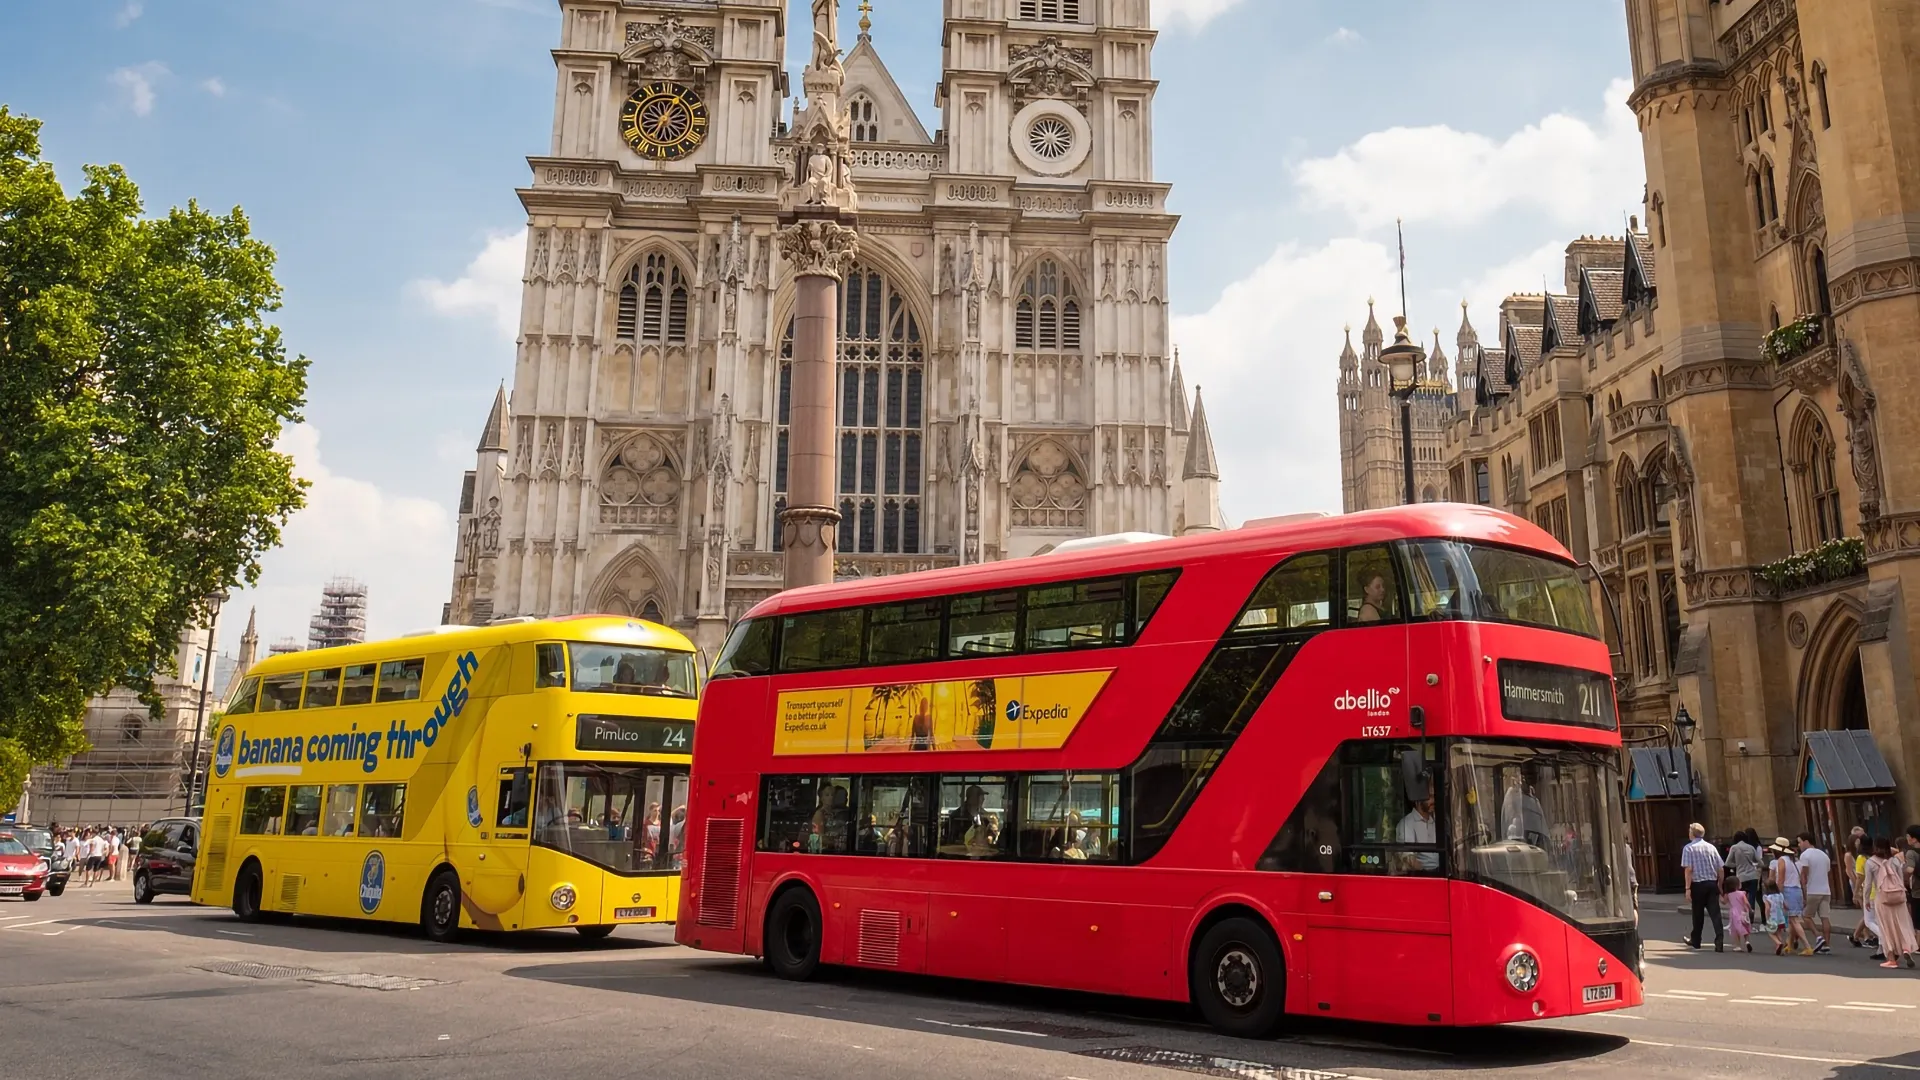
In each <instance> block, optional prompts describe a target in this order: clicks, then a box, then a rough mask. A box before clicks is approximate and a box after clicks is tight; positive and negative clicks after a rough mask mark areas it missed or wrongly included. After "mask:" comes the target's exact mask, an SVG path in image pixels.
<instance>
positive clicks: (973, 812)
mask: <svg viewBox="0 0 1920 1080" xmlns="http://www.w3.org/2000/svg"><path fill="white" fill-rule="evenodd" d="M986 805H987V793H986V791H985V790H984V789H982V788H981V787H980V785H979V784H968V785H967V790H966V794H965V795H963V796H962V797H961V799H960V805H959V806H956V807H954V808H953V809H952V811H950V812H949V813H948V814H947V820H946V823H945V824H944V825H943V826H941V829H940V846H941V847H948V848H964V847H966V846H967V836H968V834H969V833H971V832H972V831H973V828H974V826H975V825H976V824H978V823H979V821H980V812H981V811H982V810H984V809H985V808H986Z"/></svg>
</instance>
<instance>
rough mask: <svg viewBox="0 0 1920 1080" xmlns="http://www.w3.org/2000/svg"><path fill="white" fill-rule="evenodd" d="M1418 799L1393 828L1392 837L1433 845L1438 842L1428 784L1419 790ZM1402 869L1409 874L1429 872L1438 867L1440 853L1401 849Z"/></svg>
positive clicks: (1408, 842)
mask: <svg viewBox="0 0 1920 1080" xmlns="http://www.w3.org/2000/svg"><path fill="white" fill-rule="evenodd" d="M1419 796H1420V797H1419V799H1418V801H1416V802H1415V803H1414V804H1413V809H1412V810H1411V811H1409V812H1408V814H1407V816H1406V817H1403V818H1401V819H1400V826H1399V828H1397V829H1396V830H1394V833H1395V835H1394V839H1396V840H1398V841H1399V842H1400V843H1402V844H1409V845H1424V846H1426V847H1434V846H1436V845H1438V844H1439V843H1440V837H1439V835H1438V834H1437V833H1436V832H1435V831H1434V826H1433V788H1432V785H1431V784H1428V785H1427V786H1426V788H1425V789H1424V790H1422V791H1421V792H1419ZM1400 866H1401V869H1402V871H1404V872H1405V873H1409V874H1420V873H1429V872H1431V871H1434V870H1438V869H1440V854H1439V852H1436V851H1403V852H1401V853H1400Z"/></svg>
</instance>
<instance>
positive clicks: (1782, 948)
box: [1761, 881, 1793, 956]
mask: <svg viewBox="0 0 1920 1080" xmlns="http://www.w3.org/2000/svg"><path fill="white" fill-rule="evenodd" d="M1765 887H1766V890H1767V891H1766V892H1765V893H1763V894H1761V895H1762V896H1763V897H1764V898H1765V899H1766V912H1767V922H1766V927H1767V936H1768V937H1770V938H1772V939H1773V955H1775V956H1779V955H1780V954H1781V953H1783V952H1786V951H1787V943H1788V942H1790V941H1792V940H1793V939H1792V938H1791V937H1789V938H1786V939H1785V940H1782V939H1781V937H1780V935H1781V934H1783V933H1786V931H1787V898H1786V897H1785V896H1783V895H1781V892H1780V886H1779V885H1778V884H1776V883H1775V882H1773V881H1768V882H1767V884H1766V886H1765Z"/></svg>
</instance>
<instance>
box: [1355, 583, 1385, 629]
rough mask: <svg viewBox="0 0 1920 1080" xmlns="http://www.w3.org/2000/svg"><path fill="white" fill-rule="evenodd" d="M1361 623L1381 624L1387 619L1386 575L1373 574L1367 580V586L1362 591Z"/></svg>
mask: <svg viewBox="0 0 1920 1080" xmlns="http://www.w3.org/2000/svg"><path fill="white" fill-rule="evenodd" d="M1361 597H1362V599H1361V601H1360V615H1359V621H1360V622H1379V621H1380V620H1382V619H1384V618H1386V608H1387V579H1386V575H1384V574H1373V575H1370V576H1369V577H1368V578H1367V584H1366V587H1365V588H1364V589H1362V590H1361Z"/></svg>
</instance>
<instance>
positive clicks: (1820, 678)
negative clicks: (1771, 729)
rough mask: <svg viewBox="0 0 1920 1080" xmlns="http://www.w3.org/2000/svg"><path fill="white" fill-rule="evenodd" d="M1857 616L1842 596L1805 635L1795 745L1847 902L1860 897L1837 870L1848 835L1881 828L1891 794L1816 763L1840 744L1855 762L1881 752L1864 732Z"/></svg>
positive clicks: (1810, 822)
mask: <svg viewBox="0 0 1920 1080" xmlns="http://www.w3.org/2000/svg"><path fill="white" fill-rule="evenodd" d="M1860 616H1861V608H1860V606H1859V605H1858V604H1857V603H1855V602H1854V601H1853V600H1852V599H1851V598H1848V597H1841V598H1839V599H1837V600H1835V601H1834V602H1833V605H1832V606H1831V607H1829V608H1828V609H1827V611H1826V612H1825V613H1824V614H1823V615H1822V616H1821V617H1820V621H1819V623H1818V625H1817V626H1816V627H1815V628H1814V630H1813V632H1812V634H1811V635H1810V636H1809V637H1808V638H1807V644H1806V653H1805V657H1804V659H1803V661H1802V665H1801V673H1800V697H1799V701H1798V703H1797V707H1798V711H1799V727H1798V730H1797V731H1796V732H1795V739H1794V742H1795V745H1794V747H1793V753H1794V758H1795V760H1796V761H1797V762H1798V766H1797V770H1796V776H1795V781H1794V785H1795V792H1794V793H1795V794H1796V795H1797V796H1798V799H1799V802H1800V804H1801V808H1802V811H1803V813H1804V815H1805V820H1806V823H1807V828H1808V830H1809V831H1810V832H1812V833H1813V836H1814V842H1815V843H1816V844H1817V845H1818V846H1819V847H1821V848H1823V849H1825V850H1826V852H1827V853H1828V854H1829V855H1831V856H1832V857H1833V860H1834V867H1835V870H1836V872H1835V873H1834V874H1833V880H1832V881H1831V882H1830V888H1831V890H1832V893H1833V896H1834V898H1835V901H1836V902H1844V903H1849V904H1852V903H1856V902H1857V901H1856V899H1855V898H1854V897H1853V896H1852V895H1851V888H1850V886H1849V885H1848V884H1847V882H1846V880H1845V877H1844V875H1842V874H1840V873H1839V872H1838V869H1839V868H1840V866H1841V865H1842V858H1843V851H1844V848H1845V847H1846V843H1847V835H1848V832H1849V831H1850V830H1851V829H1852V828H1853V827H1854V826H1856V825H1859V826H1863V827H1866V828H1867V829H1868V831H1869V833H1872V832H1874V831H1875V830H1877V829H1882V828H1884V826H1885V820H1884V819H1885V818H1886V816H1887V811H1888V803H1887V798H1886V794H1887V793H1886V792H1884V791H1879V790H1869V789H1863V788H1860V787H1858V786H1857V785H1856V784H1855V783H1854V781H1855V780H1857V777H1855V776H1853V775H1852V774H1853V773H1854V772H1855V771H1856V770H1854V769H1850V768H1827V767H1826V766H1832V765H1835V764H1836V761H1834V760H1828V761H1827V762H1826V766H1822V765H1821V764H1819V761H1820V759H1821V757H1822V755H1823V754H1824V755H1829V756H1831V755H1833V754H1835V752H1836V751H1835V748H1836V747H1851V749H1850V750H1848V752H1847V753H1846V754H1845V755H1842V756H1843V757H1845V758H1846V760H1848V761H1851V762H1854V763H1855V764H1858V760H1859V758H1860V755H1861V754H1863V753H1864V754H1868V755H1871V756H1873V757H1876V758H1877V757H1878V752H1877V751H1876V750H1874V749H1873V740H1872V737H1871V736H1870V735H1868V734H1864V733H1865V732H1867V731H1868V730H1869V714H1868V709H1867V684H1866V678H1865V673H1864V671H1863V669H1862V666H1861V660H1860ZM1795 617H1797V616H1795ZM1852 733H1862V734H1857V735H1855V734H1852ZM1862 744H1864V745H1862ZM1883 768H1884V766H1883Z"/></svg>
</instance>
